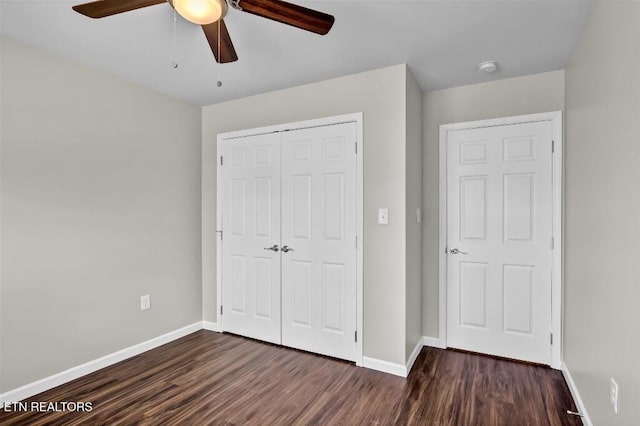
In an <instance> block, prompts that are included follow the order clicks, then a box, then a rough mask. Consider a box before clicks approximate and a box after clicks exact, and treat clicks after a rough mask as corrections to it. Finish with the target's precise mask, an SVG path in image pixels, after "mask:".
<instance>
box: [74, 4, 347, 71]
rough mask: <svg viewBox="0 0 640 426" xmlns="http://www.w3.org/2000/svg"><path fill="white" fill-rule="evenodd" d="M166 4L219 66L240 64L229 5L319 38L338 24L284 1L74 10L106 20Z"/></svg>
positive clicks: (99, 6)
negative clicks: (198, 31)
mask: <svg viewBox="0 0 640 426" xmlns="http://www.w3.org/2000/svg"><path fill="white" fill-rule="evenodd" d="M167 2H168V3H169V4H170V5H171V7H173V8H174V9H175V10H176V12H178V13H179V14H180V15H181V16H182V17H183V18H185V19H187V20H189V21H191V22H193V23H195V24H199V25H201V26H202V30H203V31H204V35H205V36H206V38H207V41H208V42H209V46H210V47H211V51H212V52H213V55H214V56H215V58H216V61H217V62H219V63H228V62H234V61H237V60H238V55H237V54H236V50H235V49H234V47H233V43H232V42H231V37H230V36H229V31H228V30H227V26H226V25H225V23H224V19H223V18H224V17H225V15H226V13H227V10H228V5H229V6H231V7H232V8H233V9H236V10H240V11H243V12H247V13H251V14H253V15H258V16H262V17H263V18H267V19H272V20H274V21H277V22H281V23H283V24H287V25H291V26H293V27H297V28H301V29H303V30H307V31H311V32H314V33H316V34H320V35H325V34H327V33H328V32H329V30H330V29H331V27H332V26H333V22H334V21H335V18H334V17H333V16H331V15H328V14H326V13H323V12H319V11H317V10H313V9H308V8H306V7H302V6H298V5H295V4H292V3H287V2H284V1H281V0H98V1H93V2H90V3H85V4H79V5H76V6H73V10H75V11H76V12H78V13H80V14H82V15H85V16H88V17H90V18H104V17H106V16H111V15H115V14H118V13H123V12H129V11H131V10H135V9H140V8H143V7H147V6H153V5H156V4H160V3H167ZM227 2H228V5H227Z"/></svg>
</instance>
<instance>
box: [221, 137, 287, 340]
mask: <svg viewBox="0 0 640 426" xmlns="http://www.w3.org/2000/svg"><path fill="white" fill-rule="evenodd" d="M223 158H224V165H223V167H222V180H223V184H222V187H223V188H224V189H223V190H224V212H223V222H224V223H223V229H224V234H223V243H222V244H223V253H222V301H223V304H222V306H223V328H224V331H228V332H231V333H237V334H241V335H243V336H248V337H252V338H255V339H260V340H265V341H268V342H272V343H281V337H280V252H279V251H275V248H274V250H269V249H266V248H269V247H273V246H274V245H279V244H280V135H279V134H277V133H271V134H266V135H258V136H250V137H246V138H242V139H236V140H231V141H227V142H225V143H224V144H223Z"/></svg>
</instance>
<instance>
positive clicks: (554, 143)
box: [551, 140, 556, 154]
mask: <svg viewBox="0 0 640 426" xmlns="http://www.w3.org/2000/svg"><path fill="white" fill-rule="evenodd" d="M555 151H556V141H553V140H552V141H551V153H552V154H553V153H554V152H555Z"/></svg>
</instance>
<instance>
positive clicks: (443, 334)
mask: <svg viewBox="0 0 640 426" xmlns="http://www.w3.org/2000/svg"><path fill="white" fill-rule="evenodd" d="M541 121H549V122H551V125H552V128H553V141H554V144H553V145H554V153H553V157H552V169H553V177H552V186H553V195H552V203H553V219H552V233H553V238H554V247H553V249H552V261H551V264H552V265H551V268H552V269H551V332H552V333H553V344H552V345H551V367H552V368H555V369H560V368H561V363H562V152H563V143H562V111H554V112H548V113H540V114H529V115H520V116H514V117H503V118H496V119H490V120H481V121H469V122H464V123H453V124H443V125H441V126H440V146H439V148H440V167H439V169H440V172H439V180H440V193H439V240H438V250H439V259H438V336H439V337H438V340H439V344H440V345H441V346H442V347H445V348H446V347H447V258H448V256H447V255H446V248H447V148H446V147H447V137H448V133H449V132H450V131H455V130H468V129H475V128H481V127H493V126H503V125H508V124H522V123H533V122H541Z"/></svg>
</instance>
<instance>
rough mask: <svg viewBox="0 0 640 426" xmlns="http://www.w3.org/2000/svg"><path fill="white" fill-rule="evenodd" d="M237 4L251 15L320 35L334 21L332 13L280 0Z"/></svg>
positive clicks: (253, 0)
mask: <svg viewBox="0 0 640 426" xmlns="http://www.w3.org/2000/svg"><path fill="white" fill-rule="evenodd" d="M238 6H240V8H242V10H243V11H245V12H248V13H251V14H253V15H258V16H262V17H264V18H268V19H273V20H274V21H278V22H282V23H283V24H287V25H291V26H294V27H297V28H302V29H303V30H307V31H311V32H314V33H316V34H321V35H325V34H326V33H328V32H329V30H330V29H331V27H332V26H333V22H334V21H335V18H334V17H333V16H332V15H328V14H326V13H322V12H318V11H317V10H313V9H307V8H306V7H302V6H298V5H295V4H291V3H287V2H285V1H281V0H240V1H239V3H238Z"/></svg>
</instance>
